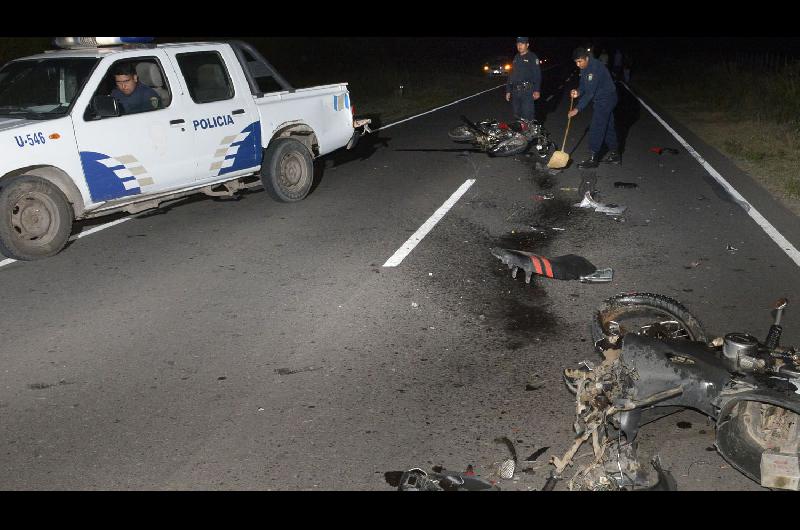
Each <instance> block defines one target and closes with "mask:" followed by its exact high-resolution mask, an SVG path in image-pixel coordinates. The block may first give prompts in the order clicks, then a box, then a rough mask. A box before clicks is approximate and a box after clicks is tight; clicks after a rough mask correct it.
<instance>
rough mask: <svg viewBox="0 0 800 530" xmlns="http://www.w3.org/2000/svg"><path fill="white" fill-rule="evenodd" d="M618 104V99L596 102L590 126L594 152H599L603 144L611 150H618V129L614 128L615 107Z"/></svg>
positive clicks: (590, 145) (590, 140) (591, 145)
mask: <svg viewBox="0 0 800 530" xmlns="http://www.w3.org/2000/svg"><path fill="white" fill-rule="evenodd" d="M616 105H617V102H616V101H613V102H608V103H605V102H603V103H600V102H595V104H594V109H593V110H592V124H591V125H590V126H589V149H590V150H591V151H592V152H593V153H599V152H600V149H601V148H602V147H603V144H606V146H608V150H609V151H616V150H617V148H618V147H619V144H618V143H617V131H616V129H615V128H614V107H615V106H616Z"/></svg>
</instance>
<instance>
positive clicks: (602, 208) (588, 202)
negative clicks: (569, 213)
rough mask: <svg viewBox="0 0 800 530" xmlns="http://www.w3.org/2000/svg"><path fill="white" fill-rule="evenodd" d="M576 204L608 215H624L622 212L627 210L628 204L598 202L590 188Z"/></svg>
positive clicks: (577, 206)
mask: <svg viewBox="0 0 800 530" xmlns="http://www.w3.org/2000/svg"><path fill="white" fill-rule="evenodd" d="M574 206H575V207H576V208H591V209H593V210H594V211H596V212H598V213H604V214H606V215H622V213H623V212H625V210H627V206H617V205H616V204H603V203H600V202H597V201H596V200H595V199H594V197H592V192H591V191H588V190H587V191H586V193H585V194H584V195H583V200H582V201H581V202H579V203H577V204H575V205H574Z"/></svg>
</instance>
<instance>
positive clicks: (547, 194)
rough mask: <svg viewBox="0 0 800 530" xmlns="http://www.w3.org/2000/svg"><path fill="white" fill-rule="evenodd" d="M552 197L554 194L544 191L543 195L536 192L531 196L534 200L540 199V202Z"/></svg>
mask: <svg viewBox="0 0 800 530" xmlns="http://www.w3.org/2000/svg"><path fill="white" fill-rule="evenodd" d="M554 198H555V195H553V194H552V193H546V194H544V195H540V194H538V193H537V194H536V195H534V196H533V197H532V199H533V200H534V201H540V202H541V201H549V200H552V199H554Z"/></svg>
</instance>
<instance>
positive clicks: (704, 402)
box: [545, 293, 800, 491]
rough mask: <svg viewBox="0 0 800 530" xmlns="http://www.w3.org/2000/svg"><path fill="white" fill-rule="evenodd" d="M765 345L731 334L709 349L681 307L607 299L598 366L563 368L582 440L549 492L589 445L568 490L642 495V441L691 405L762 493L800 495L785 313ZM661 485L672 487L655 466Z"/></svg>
mask: <svg viewBox="0 0 800 530" xmlns="http://www.w3.org/2000/svg"><path fill="white" fill-rule="evenodd" d="M787 305H788V300H786V299H780V300H778V301H777V302H776V303H775V305H774V306H773V308H774V310H775V311H776V317H775V321H774V322H773V324H772V326H771V327H770V329H769V332H768V333H767V336H766V338H765V340H764V341H763V342H761V341H759V340H758V339H756V338H755V337H754V336H752V335H750V334H748V333H728V334H727V335H725V336H724V337H717V338H715V339H713V340H711V341H710V342H709V341H708V337H707V335H706V333H705V331H704V330H703V328H702V325H701V324H700V322H699V321H698V319H697V318H696V317H695V316H694V315H692V314H691V313H690V312H689V311H688V310H687V309H686V308H685V307H684V306H683V305H682V304H681V303H680V302H678V301H677V300H673V299H671V298H669V297H667V296H663V295H657V294H650V293H628V294H622V295H618V296H615V297H612V298H610V299H608V300H606V301H605V302H604V303H603V304H602V306H601V307H600V308H599V309H598V310H597V312H596V313H595V315H594V318H593V321H592V337H593V340H594V342H595V347H596V349H597V351H598V352H601V353H602V356H603V360H602V361H601V362H592V361H584V362H582V363H581V364H580V365H579V367H577V368H572V369H566V370H565V371H564V381H565V382H566V384H567V387H568V388H569V389H570V391H571V392H572V393H574V394H575V396H576V421H575V424H574V430H575V433H576V438H575V440H574V443H573V444H572V446H571V447H570V448H569V449H568V450H567V451H566V453H565V454H564V455H563V456H562V457H561V458H559V457H553V459H552V460H551V464H553V465H554V466H555V469H554V470H553V472H552V474H551V477H550V479H549V480H548V483H547V484H546V485H545V489H553V487H554V486H555V483H556V481H558V480H561V479H562V478H564V477H563V475H564V473H565V471H566V468H567V467H569V466H574V465H577V460H579V458H581V457H576V454H577V452H578V450H579V449H580V447H581V446H583V444H584V443H585V442H587V441H589V440H590V439H591V451H590V452H589V454H588V455H582V457H586V456H588V457H591V458H590V459H589V461H588V462H587V463H586V464H584V465H582V466H580V467H578V469H577V471H576V472H575V473H574V474H573V475H572V477H571V478H570V481H569V489H571V490H617V489H641V488H642V487H644V486H647V485H648V484H649V480H648V477H647V473H646V471H645V469H644V467H645V466H643V465H642V463H641V462H640V461H639V458H638V456H637V445H638V444H637V434H638V432H639V429H640V427H641V426H642V425H643V424H644V423H649V422H650V421H655V419H658V418H660V417H663V416H665V415H666V414H664V411H668V410H670V409H671V410H672V411H674V410H677V409H678V408H689V409H693V410H696V411H699V412H701V413H703V414H705V415H706V416H708V417H709V418H711V419H712V420H713V421H714V422H715V444H714V445H715V448H716V449H717V451H718V452H719V453H720V454H721V455H722V457H723V458H724V459H725V460H726V461H728V462H729V463H730V464H731V465H732V466H733V467H734V468H735V469H737V470H739V471H740V472H742V473H743V474H745V475H746V476H747V477H749V478H750V479H752V480H754V481H756V482H757V483H759V484H760V485H761V486H763V487H766V488H773V489H787V490H794V491H798V490H800V466H799V465H798V457H800V454H799V448H798V441H799V440H800V438H799V437H798V418H799V417H798V414H800V353H799V352H798V351H797V350H796V349H795V348H794V347H782V346H780V337H781V332H782V327H781V325H780V321H781V316H782V314H783V310H784V309H785V308H786V306H787ZM651 463H652V465H653V467H655V469H656V471H657V472H658V477H659V481H658V483H657V484H656V485H655V486H653V487H650V488H649V489H675V481H674V479H673V478H672V477H671V476H670V475H669V473H668V472H666V471H665V470H663V469H662V468H661V467H660V463H659V462H658V459H657V458H656V459H653V461H652V462H651Z"/></svg>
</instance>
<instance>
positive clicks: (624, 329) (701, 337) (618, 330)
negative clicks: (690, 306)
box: [591, 293, 708, 351]
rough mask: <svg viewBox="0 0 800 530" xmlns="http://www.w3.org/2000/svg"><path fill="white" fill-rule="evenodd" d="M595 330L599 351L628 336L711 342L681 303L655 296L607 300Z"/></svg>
mask: <svg viewBox="0 0 800 530" xmlns="http://www.w3.org/2000/svg"><path fill="white" fill-rule="evenodd" d="M591 328H592V340H593V341H594V344H595V347H596V349H597V350H598V351H602V349H603V348H604V347H605V345H607V344H609V343H614V342H616V340H617V338H620V337H623V336H624V335H625V334H626V333H636V334H638V335H646V336H648V337H653V338H658V339H682V340H689V341H701V342H707V341H708V337H707V336H706V332H705V331H704V330H703V326H702V325H701V324H700V322H699V321H698V320H697V318H696V317H695V316H694V315H692V314H691V313H690V312H689V311H688V310H687V309H686V308H685V307H684V306H683V305H682V304H681V303H680V302H678V301H677V300H674V299H672V298H669V297H668V296H664V295H660V294H652V293H631V294H621V295H617V296H613V297H611V298H609V299H607V300H606V301H605V302H603V304H602V305H601V306H600V308H599V309H598V310H597V311H596V312H595V314H594V318H593V319H592V326H591Z"/></svg>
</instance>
